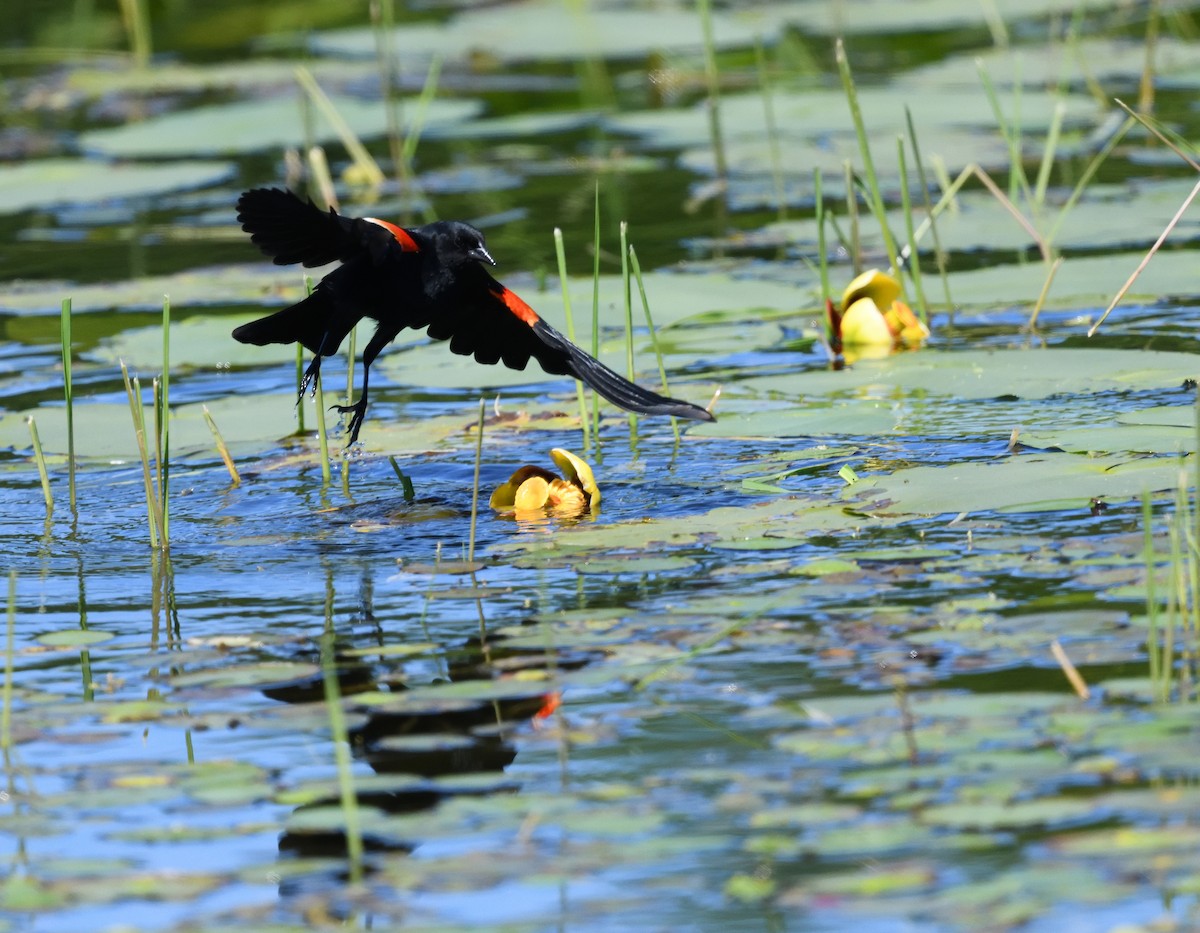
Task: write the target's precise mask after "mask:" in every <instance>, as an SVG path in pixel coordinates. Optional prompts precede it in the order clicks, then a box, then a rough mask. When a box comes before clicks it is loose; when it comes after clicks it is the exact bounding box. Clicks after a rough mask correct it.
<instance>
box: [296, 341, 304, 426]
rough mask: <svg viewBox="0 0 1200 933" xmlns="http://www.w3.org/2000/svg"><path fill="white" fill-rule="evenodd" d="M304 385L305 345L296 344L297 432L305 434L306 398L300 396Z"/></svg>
mask: <svg viewBox="0 0 1200 933" xmlns="http://www.w3.org/2000/svg"><path fill="white" fill-rule="evenodd" d="M303 383H304V344H302V343H298V344H296V397H297V398H298V399H299V401H298V402H297V404H296V430H297V431H299V432H300V433H301V434H303V433H304V396H303V395H301V394H300V386H301V385H303Z"/></svg>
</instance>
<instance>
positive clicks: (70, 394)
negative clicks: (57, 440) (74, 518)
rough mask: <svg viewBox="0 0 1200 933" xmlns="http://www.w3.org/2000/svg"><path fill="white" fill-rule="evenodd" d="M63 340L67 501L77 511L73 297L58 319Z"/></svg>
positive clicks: (63, 303) (64, 303)
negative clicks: (72, 376) (72, 331)
mask: <svg viewBox="0 0 1200 933" xmlns="http://www.w3.org/2000/svg"><path fill="white" fill-rule="evenodd" d="M58 331H59V337H60V339H61V340H62V366H63V401H64V402H65V403H66V406H67V502H68V504H69V505H70V507H71V512H72V513H74V512H75V391H74V389H73V388H72V385H71V358H72V355H73V354H72V340H71V299H70V298H64V299H63V301H62V310H61V312H60V316H59V319H58Z"/></svg>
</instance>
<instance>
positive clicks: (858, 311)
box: [827, 269, 929, 361]
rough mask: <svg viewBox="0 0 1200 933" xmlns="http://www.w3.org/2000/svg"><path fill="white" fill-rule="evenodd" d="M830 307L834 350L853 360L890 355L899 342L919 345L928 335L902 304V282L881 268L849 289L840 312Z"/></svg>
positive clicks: (829, 303) (844, 294)
mask: <svg viewBox="0 0 1200 933" xmlns="http://www.w3.org/2000/svg"><path fill="white" fill-rule="evenodd" d="M827 305H828V311H829V319H830V326H831V328H832V331H833V345H834V349H835V350H839V351H841V352H843V353H844V354H845V356H846V357H847V359H848V360H851V361H852V360H853V359H863V358H866V359H877V358H879V357H882V356H887V355H888V354H889V353H891V352H892V350H893V349H894V348H895V347H896V345H897V344H898V343H902V344H904V345H905V346H918V345H920V344H921V342H922V341H924V340H925V338H926V337H928V336H929V328H928V327H926V326H925V324H924V322H922V321H921V319H920V318H918V317H917V316H916V315H915V314H913V311H912V309H911V308H910V307H909V306H908V305H906V304H905V303H904V302H903V301H900V283H899V282H898V281H896V279H894V278H893V277H892V276H890V275H888V274H887V273H885V272H880V271H879V270H878V269H868V270H867V271H866V272H864V273H863V274H862V275H860V276H858V277H857V278H855V279H854V281H853V282H851V283H850V284H849V285H847V286H846V290H845V291H844V292H842V302H841V309H840V311H839V310H838V309H835V308H834V307H833V303H832V302H828V303H827Z"/></svg>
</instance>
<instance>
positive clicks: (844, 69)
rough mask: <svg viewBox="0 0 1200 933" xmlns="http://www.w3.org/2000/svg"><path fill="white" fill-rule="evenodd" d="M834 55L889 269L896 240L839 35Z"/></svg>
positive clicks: (852, 76) (844, 48) (896, 262)
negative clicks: (884, 204) (885, 207)
mask: <svg viewBox="0 0 1200 933" xmlns="http://www.w3.org/2000/svg"><path fill="white" fill-rule="evenodd" d="M834 57H835V58H836V59H837V66H838V74H839V75H840V76H841V79H842V87H843V88H844V89H845V91H846V99H847V100H848V101H849V103H850V117H851V119H852V120H853V121H854V132H855V135H857V137H858V148H859V152H860V153H861V154H862V159H863V170H864V171H865V172H866V176H867V185H868V190H869V192H870V195H871V198H870V205H871V211H872V213H874V215H875V220H876V221H877V222H878V223H879V227H880V231H881V232H882V233H883V245H884V247H885V248H886V249H887V254H888V261H889V262H890V263H891V264H892V268H893V269H899V268H900V266H899V263H898V261H897V256H896V242H895V240H893V239H892V231H891V230H890V229H888V224H887V214H886V212H885V210H884V206H883V192H882V190H881V189H880V187H879V179H878V178H877V177H876V175H875V160H874V159H872V158H871V147H870V145H869V144H868V143H867V128H866V125H865V124H864V123H863V115H862V108H860V107H859V105H858V91H857V90H856V89H855V86H854V75H853V74H852V73H851V71H850V61H849V59H847V57H846V47H845V45H844V44H843V42H842V40H841V39H838V40H837V46H836V48H835V50H834Z"/></svg>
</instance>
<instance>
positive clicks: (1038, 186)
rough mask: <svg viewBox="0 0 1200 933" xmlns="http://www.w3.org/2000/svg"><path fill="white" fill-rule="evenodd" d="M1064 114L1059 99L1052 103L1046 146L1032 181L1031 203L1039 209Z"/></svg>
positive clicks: (1042, 201) (1043, 198)
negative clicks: (1034, 178) (1035, 178)
mask: <svg viewBox="0 0 1200 933" xmlns="http://www.w3.org/2000/svg"><path fill="white" fill-rule="evenodd" d="M1066 115H1067V105H1066V104H1065V103H1064V102H1063V101H1061V100H1060V101H1059V102H1058V103H1057V104H1055V105H1054V115H1053V116H1052V117H1051V118H1050V131H1049V133H1047V134H1046V146H1045V148H1044V149H1043V150H1042V162H1041V164H1040V165H1039V166H1038V173H1037V180H1036V181H1035V182H1034V183H1033V203H1034V206H1035V207H1037V208H1039V209H1040V208H1042V207H1043V206H1044V205H1045V203H1046V189H1047V188H1048V187H1049V186H1050V172H1051V171H1052V170H1053V168H1054V157H1055V156H1056V155H1057V154H1058V137H1059V136H1060V135H1061V133H1062V124H1063V118H1064V117H1065V116H1066Z"/></svg>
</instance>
